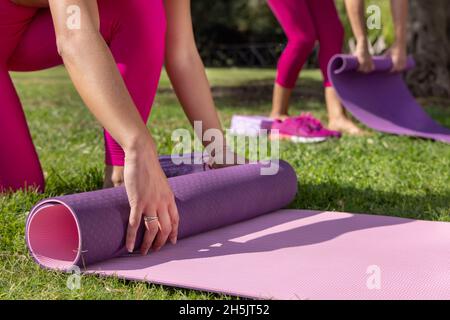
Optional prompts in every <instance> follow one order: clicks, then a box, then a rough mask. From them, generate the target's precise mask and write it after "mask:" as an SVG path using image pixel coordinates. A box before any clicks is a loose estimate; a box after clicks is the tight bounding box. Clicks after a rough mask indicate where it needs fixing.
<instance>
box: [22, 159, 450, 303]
mask: <svg viewBox="0 0 450 320" xmlns="http://www.w3.org/2000/svg"><path fill="white" fill-rule="evenodd" d="M259 170H260V168H259V165H245V166H239V167H233V168H226V169H221V170H211V171H207V172H201V173H194V174H191V175H186V176H180V177H175V178H171V179H169V182H170V184H171V186H172V187H173V189H174V193H175V195H176V198H177V204H178V208H179V211H180V219H181V221H180V238H181V240H179V242H178V243H177V245H175V246H173V245H170V244H169V245H167V246H165V247H164V248H163V249H162V250H161V251H159V252H157V253H150V254H149V255H147V256H141V255H139V254H132V255H129V254H127V253H126V252H125V251H124V249H123V246H124V236H125V229H126V221H127V217H128V210H129V207H128V205H127V202H126V201H127V200H126V196H125V191H124V190H123V189H121V188H117V189H112V190H102V191H96V192H90V193H85V194H80V195H73V196H64V197H60V198H55V199H49V200H45V201H43V202H41V203H39V204H38V205H37V206H36V207H34V208H33V210H32V211H31V213H30V215H29V218H28V221H27V230H26V234H27V243H28V246H29V248H30V251H31V253H32V255H33V257H34V258H35V260H36V261H37V262H38V263H40V264H41V265H42V266H43V267H46V268H52V269H69V268H70V267H71V266H72V264H76V265H79V266H81V267H82V269H83V271H84V272H86V273H92V274H99V275H103V276H117V277H121V278H126V279H130V280H138V281H148V282H151V283H157V284H164V285H170V286H176V287H183V288H192V289H197V290H205V291H211V292H220V293H226V294H231V295H237V296H242V297H250V298H269V299H272V298H273V299H450V224H449V223H443V222H427V221H416V220H409V219H402V218H393V217H384V216H372V215H365V214H350V213H338V212H318V211H303V210H280V211H276V210H278V209H279V208H282V207H283V206H285V205H287V204H288V203H289V202H290V201H291V200H292V199H293V197H294V195H295V193H296V186H297V180H296V176H295V173H294V171H293V170H292V168H291V167H290V166H289V165H288V164H286V163H285V162H281V163H280V172H279V173H278V174H277V175H276V176H261V175H260V174H259ZM141 237H142V235H140V238H141Z"/></svg>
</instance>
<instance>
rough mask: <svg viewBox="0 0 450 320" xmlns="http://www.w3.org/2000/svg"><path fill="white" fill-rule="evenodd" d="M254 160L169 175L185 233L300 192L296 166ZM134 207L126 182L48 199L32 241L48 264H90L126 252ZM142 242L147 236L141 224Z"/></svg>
mask: <svg viewBox="0 0 450 320" xmlns="http://www.w3.org/2000/svg"><path fill="white" fill-rule="evenodd" d="M264 166H266V165H262V164H249V165H242V166H235V167H229V168H224V169H220V170H209V171H205V172H197V173H193V174H187V175H181V176H177V177H173V178H169V183H170V185H171V187H172V190H173V192H174V194H175V197H176V203H177V207H178V211H179V214H180V227H179V239H181V238H185V237H188V236H192V235H196V234H199V233H202V232H205V231H209V230H213V229H216V228H219V227H223V226H227V225H231V224H234V223H236V222H239V221H243V220H247V219H251V218H254V217H257V216H260V215H263V214H265V213H269V212H271V211H274V210H278V209H280V208H282V207H284V206H286V205H288V204H289V203H290V202H291V201H292V200H293V199H294V197H295V194H296V192H297V177H296V173H295V171H294V170H293V168H292V167H291V166H290V165H289V164H288V163H286V162H283V161H280V163H279V171H278V173H277V174H276V175H272V176H268V175H261V168H262V167H264ZM129 212H130V207H129V205H128V199H127V196H126V192H125V189H124V188H113V189H106V190H99V191H93V192H86V193H81V194H75V195H67V196H62V197H56V198H52V199H47V200H44V201H41V202H40V203H38V204H37V205H36V206H35V207H34V208H33V209H32V210H31V212H30V214H29V216H28V219H27V224H26V241H27V245H28V248H29V250H30V252H31V254H32V256H33V258H34V259H35V260H36V261H37V262H38V263H39V264H40V265H41V266H43V267H46V268H51V269H62V270H64V269H70V268H71V267H72V266H73V265H77V266H80V267H85V266H88V265H90V264H93V263H96V262H101V261H104V260H107V259H110V258H114V257H117V256H121V255H123V254H126V250H125V236H126V229H127V224H128V217H129ZM139 230H140V231H139V234H138V240H137V243H136V248H137V247H139V244H140V242H141V241H142V236H143V230H144V227H143V225H142V224H141V227H140V229H139Z"/></svg>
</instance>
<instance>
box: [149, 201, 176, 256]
mask: <svg viewBox="0 0 450 320" xmlns="http://www.w3.org/2000/svg"><path fill="white" fill-rule="evenodd" d="M158 218H159V225H160V230H159V232H158V234H157V235H156V239H155V241H154V242H153V247H152V248H153V250H155V251H158V250H159V249H161V247H162V246H163V245H164V244H165V243H166V241H167V238H168V237H169V235H170V233H171V232H172V222H171V221H170V216H169V212H168V208H167V207H166V208H164V207H163V208H161V209H159V210H158Z"/></svg>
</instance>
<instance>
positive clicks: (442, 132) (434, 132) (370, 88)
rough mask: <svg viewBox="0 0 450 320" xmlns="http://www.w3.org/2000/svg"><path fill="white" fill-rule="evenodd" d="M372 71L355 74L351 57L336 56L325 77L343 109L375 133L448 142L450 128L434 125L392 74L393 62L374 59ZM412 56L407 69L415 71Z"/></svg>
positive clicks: (354, 60) (354, 65)
mask: <svg viewBox="0 0 450 320" xmlns="http://www.w3.org/2000/svg"><path fill="white" fill-rule="evenodd" d="M374 64H375V71H374V72H372V73H369V74H364V73H361V72H358V71H357V69H358V61H357V59H356V58H355V57H354V56H350V55H336V56H334V57H333V58H332V59H331V60H330V63H329V65H328V75H329V77H330V79H331V82H332V84H333V86H334V88H335V89H336V91H337V93H338V95H339V97H340V99H341V101H342V103H343V105H344V106H345V108H346V109H347V110H348V111H349V112H350V113H352V114H353V116H354V117H355V118H357V119H358V120H359V121H361V122H362V123H364V124H365V125H366V126H368V127H369V128H372V129H374V130H377V131H381V132H386V133H392V134H398V135H407V136H416V137H422V138H427V139H434V140H438V141H443V142H447V143H450V129H448V128H445V127H443V126H441V125H439V124H438V123H436V122H435V121H434V120H433V119H432V118H431V117H430V116H429V115H428V114H427V113H426V112H425V111H424V110H423V108H422V107H421V106H420V105H419V104H418V103H417V102H416V100H415V99H414V97H413V96H412V94H411V93H410V91H409V89H408V87H407V86H406V84H405V82H404V81H403V75H402V74H401V73H391V72H390V70H391V68H392V60H391V59H390V58H388V57H374ZM414 66H415V63H414V60H413V59H412V57H409V58H408V65H407V69H411V68H414Z"/></svg>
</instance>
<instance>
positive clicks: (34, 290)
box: [0, 68, 450, 299]
mask: <svg viewBox="0 0 450 320" xmlns="http://www.w3.org/2000/svg"><path fill="white" fill-rule="evenodd" d="M208 75H209V77H210V79H211V82H212V86H213V92H214V95H215V96H216V102H217V106H218V108H219V110H220V115H221V118H222V120H223V121H224V124H225V125H226V126H228V125H229V121H230V119H231V116H232V115H233V114H234V113H239V114H265V113H267V112H268V111H269V109H270V100H271V91H272V89H271V87H272V82H273V77H274V71H273V70H269V69H268V70H259V71H258V70H254V69H250V70H244V69H230V70H224V69H215V70H209V71H208ZM14 81H15V84H16V85H17V88H18V91H19V94H20V96H21V98H22V101H23V104H24V107H25V110H26V115H27V118H28V121H29V125H30V128H31V132H32V135H33V138H34V141H35V144H36V146H37V150H38V152H39V155H40V158H41V160H42V165H43V168H44V171H45V175H46V179H47V190H46V192H45V194H36V193H23V192H18V193H15V194H10V195H4V196H0V236H1V238H0V298H1V299H10V298H16V299H39V298H43V299H60V298H69V299H118V298H120V299H122V298H123V299H184V298H194V299H214V298H223V297H222V296H219V295H210V294H206V293H199V292H195V291H189V290H177V289H170V288H167V287H161V286H154V285H148V284H144V283H136V282H127V281H122V280H118V279H105V278H97V277H93V276H86V277H83V278H82V286H81V289H80V290H75V291H70V290H69V289H67V288H66V285H65V284H66V280H67V275H65V274H59V273H55V272H48V271H44V270H41V269H40V268H39V267H38V266H37V265H36V264H35V263H34V262H33V261H32V260H31V259H30V257H29V256H28V254H27V250H26V248H25V243H24V223H25V218H26V215H27V212H28V211H29V210H30V208H31V207H32V205H33V204H35V203H36V202H37V201H38V200H40V199H43V198H46V197H49V196H54V195H61V194H68V193H75V192H80V191H86V190H93V189H96V188H99V187H100V186H101V181H102V170H103V164H102V163H103V147H102V135H101V129H100V127H99V126H98V125H97V124H96V122H95V120H94V119H93V117H92V116H91V115H90V114H89V112H88V111H87V109H86V108H85V107H84V106H83V104H82V102H81V100H80V98H79V96H78V95H77V93H76V92H75V90H74V88H73V86H72V85H71V82H70V81H69V79H68V77H67V75H66V72H65V70H64V69H62V68H57V69H52V70H49V71H44V72H39V73H28V74H14ZM168 88H169V82H168V80H167V77H166V76H163V79H162V81H161V90H160V92H159V94H158V97H157V99H156V103H155V106H154V109H153V112H152V116H151V121H150V122H149V128H150V130H151V132H152V134H153V135H154V137H155V138H156V141H157V142H158V147H159V150H160V152H161V153H169V152H170V150H171V147H172V142H171V141H170V134H171V131H172V130H173V129H175V128H179V127H188V123H187V121H186V120H185V118H184V115H183V112H182V110H181V108H180V106H179V104H178V102H177V100H176V98H175V97H174V95H173V93H172V92H171V91H170V90H169V89H168ZM299 88H300V89H297V90H296V92H295V94H294V104H293V112H300V110H305V111H311V112H313V113H314V114H315V115H316V116H318V117H319V118H321V119H322V120H325V116H326V114H325V108H324V104H323V96H322V92H321V90H322V89H321V80H320V73H319V72H318V71H315V70H307V71H306V72H304V73H303V75H302V78H301V80H300V83H299ZM421 102H422V103H423V104H424V105H425V106H426V107H427V108H426V110H427V111H428V112H429V113H430V114H431V115H433V117H434V118H435V119H437V120H438V121H440V122H441V123H443V124H444V125H446V126H449V127H450V109H449V108H444V105H447V106H448V105H449V101H446V100H433V99H422V100H421ZM367 131H368V135H367V136H364V137H347V136H345V137H343V138H342V139H341V140H340V141H333V142H326V143H322V144H317V145H293V144H289V143H282V144H281V157H282V158H284V159H287V160H289V161H290V163H291V164H292V165H293V166H294V167H295V169H296V172H297V175H298V179H299V193H298V196H297V198H296V200H295V202H294V203H293V204H292V207H294V208H308V209H317V210H339V211H350V212H367V213H372V214H387V215H393V216H394V215H395V216H401V217H409V218H416V219H426V220H436V221H450V147H449V146H448V145H445V144H442V143H437V142H432V141H425V140H420V139H411V138H407V137H398V136H391V135H384V134H380V133H375V132H372V131H370V130H367ZM412 236H414V235H412Z"/></svg>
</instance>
